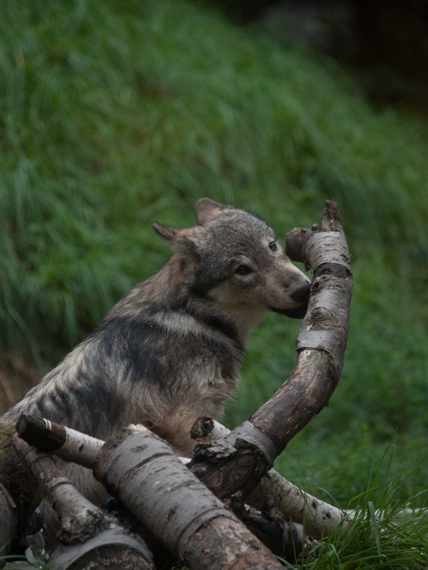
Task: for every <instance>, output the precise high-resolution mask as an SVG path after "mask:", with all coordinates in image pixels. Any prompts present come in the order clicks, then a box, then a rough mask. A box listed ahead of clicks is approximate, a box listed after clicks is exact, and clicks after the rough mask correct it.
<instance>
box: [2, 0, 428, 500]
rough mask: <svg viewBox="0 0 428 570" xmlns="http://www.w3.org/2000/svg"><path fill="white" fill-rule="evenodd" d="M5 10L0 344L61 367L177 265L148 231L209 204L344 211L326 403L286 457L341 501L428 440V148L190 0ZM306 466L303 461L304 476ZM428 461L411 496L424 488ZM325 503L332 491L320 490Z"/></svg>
mask: <svg viewBox="0 0 428 570" xmlns="http://www.w3.org/2000/svg"><path fill="white" fill-rule="evenodd" d="M2 12H3V15H2V18H1V19H0V133H1V138H0V161H1V168H0V221H1V241H0V277H1V285H0V339H1V344H2V347H3V351H4V353H7V354H9V355H10V354H12V355H17V354H20V353H25V352H28V351H29V350H30V351H31V352H32V354H33V355H34V356H35V357H36V358H38V359H39V362H40V363H41V365H42V366H43V365H44V366H48V365H50V364H51V363H52V362H53V361H55V360H56V359H58V358H59V357H60V356H61V355H62V354H63V353H64V352H65V351H67V350H68V349H69V347H71V346H72V345H74V344H75V343H76V342H77V341H78V340H79V339H80V338H82V336H84V335H85V334H86V333H87V332H88V331H90V330H91V329H92V328H93V327H94V326H95V324H96V323H97V322H98V321H99V320H100V318H102V316H103V315H104V314H105V312H106V311H107V310H108V308H109V307H110V306H111V305H112V304H113V303H114V302H115V300H117V298H118V297H119V296H120V295H121V294H123V293H124V292H125V291H126V290H127V289H129V288H130V287H131V286H132V285H133V284H134V283H135V282H137V281H139V280H141V279H143V278H145V277H146V276H147V275H149V274H150V273H151V272H153V271H154V270H155V269H156V268H157V267H159V266H160V265H161V264H162V263H163V262H164V260H165V259H167V256H168V252H167V249H166V246H165V245H164V244H163V243H161V242H160V240H159V239H158V238H157V237H156V236H155V235H154V233H153V231H152V229H151V227H150V225H151V222H153V221H160V222H163V223H167V224H168V223H169V224H177V225H187V224H192V223H193V214H192V210H193V205H194V202H195V201H196V199H197V198H199V197H201V196H210V197H212V198H214V199H218V200H222V201H227V202H231V203H234V204H236V205H239V206H243V207H247V208H251V209H254V210H256V211H258V212H259V213H260V214H262V215H263V216H264V217H266V219H268V220H269V221H270V222H271V223H272V225H273V226H274V227H275V228H276V229H277V231H278V233H279V234H280V235H285V233H286V232H287V231H289V230H290V229H291V228H292V227H294V226H296V225H299V226H305V225H308V224H311V223H313V222H314V221H317V220H318V219H319V216H320V213H321V210H322V207H323V201H324V199H326V198H332V199H334V200H336V201H337V202H338V204H339V208H340V211H341V214H342V218H343V221H344V225H345V228H346V231H347V235H348V240H349V245H350V249H351V252H352V253H353V261H354V269H355V282H356V286H355V295H354V300H353V314H352V323H351V325H352V331H351V337H350V343H349V349H348V352H347V358H346V365H345V370H344V373H343V378H342V382H341V384H340V386H339V388H338V390H337V393H336V394H335V395H334V397H333V399H332V402H331V406H330V407H329V408H328V409H326V410H324V411H323V412H322V414H320V415H319V416H318V417H317V418H315V420H314V421H313V422H311V425H309V426H308V428H306V430H305V431H304V432H303V433H302V434H301V435H299V437H298V438H296V441H294V442H292V443H291V444H290V446H289V452H288V453H287V452H286V453H285V454H284V455H283V457H282V458H281V459H280V460H279V466H280V467H281V468H282V469H283V470H284V471H285V472H286V473H287V474H288V476H289V478H290V479H292V480H293V481H296V482H298V483H301V484H302V485H309V486H310V487H311V488H312V490H313V491H314V492H316V488H317V487H318V486H323V487H325V488H326V489H328V491H329V492H330V493H332V494H333V495H334V496H336V497H337V498H338V500H340V501H341V503H342V504H345V503H346V502H347V501H348V500H349V499H350V498H351V497H352V496H355V495H356V494H357V493H358V492H359V491H360V490H361V489H363V488H364V487H365V486H366V485H367V481H368V477H369V471H370V468H371V463H372V459H373V453H374V451H375V450H377V454H378V455H377V457H378V459H377V460H376V461H380V458H381V456H382V454H383V452H384V450H385V449H386V447H387V446H388V445H389V444H390V442H391V441H393V440H394V439H395V437H396V436H395V434H396V430H397V429H398V443H397V449H398V452H397V455H398V459H396V460H395V462H393V464H392V468H391V469H392V472H393V473H398V472H399V470H400V464H401V460H402V459H405V458H406V456H407V455H408V452H409V450H411V449H413V448H414V449H417V455H416V457H417V458H418V460H420V458H421V452H424V450H425V449H426V445H427V440H426V438H425V437H424V430H425V428H426V426H427V424H428V414H427V411H426V410H427V405H426V404H427V393H428V392H427V389H426V388H427V357H426V345H427V332H426V324H427V309H426V300H427V294H426V292H425V286H424V281H425V280H426V277H427V257H428V248H427V243H428V240H427V230H426V225H425V224H424V220H426V219H427V218H428V211H427V210H428V201H427V200H426V194H427V180H428V163H427V161H426V156H427V155H428V140H427V137H426V134H425V133H424V132H423V130H422V128H420V127H419V126H418V124H417V123H416V122H415V121H413V120H412V119H409V118H405V117H400V116H397V115H396V114H395V113H394V112H393V111H384V112H382V113H375V112H374V111H372V110H371V109H370V107H369V106H368V105H367V104H366V103H365V101H364V99H363V98H362V96H361V94H360V93H359V92H358V90H357V89H356V88H355V86H354V85H352V84H351V83H349V82H348V80H347V79H346V78H345V77H343V75H342V73H341V72H340V71H339V70H338V69H337V68H336V67H335V66H334V65H333V64H332V63H331V62H329V61H326V60H323V59H320V60H318V61H316V60H315V59H313V58H311V57H308V55H305V54H303V53H300V52H299V51H296V50H293V49H289V50H286V51H285V50H283V49H281V48H279V47H277V46H275V45H274V44H272V43H270V42H269V41H268V40H266V39H263V38H260V37H258V36H257V35H256V34H255V33H250V32H248V31H243V30H240V29H236V28H234V27H233V26H231V25H230V24H227V23H225V22H224V21H222V20H221V19H220V18H218V17H217V16H216V15H215V14H211V13H209V12H207V11H206V9H204V10H199V9H198V8H197V7H196V6H195V5H194V4H192V3H187V2H182V1H180V0H175V1H174V2H168V1H166V0H156V1H154V0H153V1H152V0H147V1H145V2H137V1H135V2H133V1H131V0H129V1H128V0H127V1H124V2H121V3H120V5H119V3H117V2H113V1H108V0H107V1H105V2H102V3H98V4H96V5H94V4H91V3H86V2H84V1H76V2H68V3H58V2H55V1H54V0H51V1H49V0H45V1H43V2H41V1H38V0H31V1H30V0H28V1H27V0H25V1H23V2H20V3H19V4H18V3H17V2H13V1H8V2H5V3H4V4H3V9H2ZM297 330H298V323H295V322H290V321H286V320H285V319H283V318H281V317H278V316H276V315H272V316H269V317H268V318H267V319H266V321H265V323H264V324H263V325H262V326H261V327H260V328H259V329H258V330H257V332H256V333H255V335H254V337H253V339H252V340H251V343H250V347H249V353H248V355H247V357H246V361H245V364H244V371H243V377H244V378H245V381H244V382H243V386H242V389H241V391H240V395H239V398H237V399H236V401H235V403H234V404H233V405H231V406H230V407H229V409H228V421H229V422H230V423H231V424H233V423H235V422H237V421H240V420H241V419H243V418H244V417H245V416H246V415H247V414H248V413H249V412H251V411H252V410H253V409H255V408H256V407H257V406H259V405H260V403H261V402H262V401H264V400H265V399H266V398H268V397H269V395H270V394H272V392H273V391H274V390H275V388H276V387H277V386H278V385H279V384H280V383H281V382H282V381H283V379H284V378H285V377H286V376H287V375H288V371H289V370H291V367H292V365H293V362H294V358H295V355H294V350H293V343H294V338H295V335H296V333H297ZM300 466H302V468H301V467H300ZM425 478H426V469H424V467H423V463H421V462H420V461H419V463H418V465H417V468H416V470H415V471H414V473H413V474H412V476H411V477H410V479H408V481H407V482H406V484H405V486H404V488H403V489H404V490H403V496H407V495H409V494H411V493H412V492H414V491H415V490H419V489H420V488H422V487H423V485H424V479H425ZM319 493H320V492H318V494H319Z"/></svg>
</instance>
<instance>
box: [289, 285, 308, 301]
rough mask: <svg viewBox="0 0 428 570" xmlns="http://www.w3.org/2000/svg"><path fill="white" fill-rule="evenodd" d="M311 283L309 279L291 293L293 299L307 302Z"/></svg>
mask: <svg viewBox="0 0 428 570" xmlns="http://www.w3.org/2000/svg"><path fill="white" fill-rule="evenodd" d="M310 289H311V284H310V283H309V281H303V283H301V284H300V285H299V286H298V287H297V288H296V289H295V290H294V291H293V292H292V293H291V295H290V297H291V298H292V299H293V301H297V302H298V303H305V302H306V301H307V300H308V299H309V291H310Z"/></svg>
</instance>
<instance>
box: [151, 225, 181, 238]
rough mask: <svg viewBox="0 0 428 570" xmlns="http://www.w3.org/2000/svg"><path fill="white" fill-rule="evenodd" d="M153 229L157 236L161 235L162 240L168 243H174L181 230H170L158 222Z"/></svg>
mask: <svg viewBox="0 0 428 570" xmlns="http://www.w3.org/2000/svg"><path fill="white" fill-rule="evenodd" d="M152 228H153V229H154V230H155V232H156V233H157V234H159V235H160V237H161V238H162V239H164V240H165V241H168V242H174V241H175V240H176V238H177V235H178V232H179V230H176V229H175V228H170V227H168V226H164V225H162V224H157V223H156V222H155V223H154V224H152Z"/></svg>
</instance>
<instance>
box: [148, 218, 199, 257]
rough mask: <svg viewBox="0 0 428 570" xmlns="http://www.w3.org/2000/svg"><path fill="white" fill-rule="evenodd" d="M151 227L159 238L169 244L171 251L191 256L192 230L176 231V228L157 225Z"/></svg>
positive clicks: (193, 247) (192, 246) (192, 248)
mask: <svg viewBox="0 0 428 570" xmlns="http://www.w3.org/2000/svg"><path fill="white" fill-rule="evenodd" d="M152 227H153V229H154V230H155V232H156V233H157V234H159V235H160V237H161V238H163V239H164V240H165V241H167V242H168V243H169V245H170V247H171V249H172V250H173V251H176V252H181V253H185V254H188V253H192V254H193V253H194V252H195V243H194V241H193V240H192V237H193V229H192V228H184V229H182V230H177V229H176V228H170V227H169V226H164V225H162V224H157V223H154V224H152Z"/></svg>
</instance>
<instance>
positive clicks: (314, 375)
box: [190, 200, 352, 498]
mask: <svg viewBox="0 0 428 570" xmlns="http://www.w3.org/2000/svg"><path fill="white" fill-rule="evenodd" d="M286 250H287V253H288V254H289V256H290V257H291V258H292V259H293V260H294V261H305V263H307V264H308V265H309V266H310V267H311V268H312V271H313V274H314V278H313V281H312V285H311V293H310V298H309V306H308V311H307V314H306V316H305V318H304V320H303V323H302V326H301V329H300V332H299V335H298V337H297V341H296V349H297V351H298V353H299V354H298V357H297V360H296V364H295V366H294V368H293V371H292V372H291V375H290V376H289V378H288V379H287V380H286V381H285V383H284V384H283V386H282V387H281V388H280V389H279V390H278V391H277V392H276V394H275V395H274V396H273V397H272V398H271V399H270V400H269V401H268V402H267V403H266V404H264V405H263V406H262V407H261V408H260V409H259V410H258V411H257V412H255V413H254V414H253V415H252V416H251V417H250V418H249V420H248V421H247V422H244V424H242V425H241V426H238V427H237V428H235V429H234V430H233V431H232V432H231V433H230V434H229V435H228V436H227V437H226V438H225V439H223V440H219V441H216V442H213V443H203V444H200V445H198V446H197V447H196V450H195V457H194V460H193V462H192V463H191V465H190V468H191V470H192V471H193V472H194V473H195V474H196V475H197V477H198V478H199V479H200V480H201V481H203V482H204V483H205V485H207V487H208V488H210V489H211V490H212V491H213V492H214V494H216V495H217V496H219V497H221V498H225V497H227V496H230V495H231V494H233V493H235V492H236V491H238V490H244V491H245V492H250V491H251V489H252V488H254V486H255V485H256V484H257V483H258V481H259V480H260V478H261V477H262V475H263V474H264V473H266V472H267V471H268V469H269V468H270V467H271V466H272V463H273V461H274V459H275V457H277V455H279V454H280V453H281V452H282V451H283V450H284V448H285V446H286V445H287V443H288V442H289V441H290V440H291V439H292V438H293V437H294V435H295V434H296V433H298V432H299V431H300V430H301V429H302V428H303V427H304V426H305V425H306V424H307V423H308V422H309V421H310V420H311V419H312V418H313V416H314V415H315V414H317V413H318V412H319V411H320V410H321V409H322V408H323V407H324V406H325V405H326V404H327V403H328V400H329V398H330V397H331V395H332V393H333V391H334V389H335V388H336V386H337V384H338V382H339V378H340V374H341V372H342V368H343V359H344V352H345V348H346V343H347V338H348V331H349V311H350V302H351V294H352V274H351V268H350V264H349V252H348V248H347V245H346V238H345V234H344V232H343V228H342V224H341V221H340V218H339V215H338V212H337V207H336V204H335V203H334V202H331V201H329V200H328V201H327V202H326V208H325V210H324V212H323V215H322V218H321V225H319V226H318V225H314V226H313V227H312V228H311V229H295V230H293V231H292V232H291V233H290V234H288V235H287V248H286Z"/></svg>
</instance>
